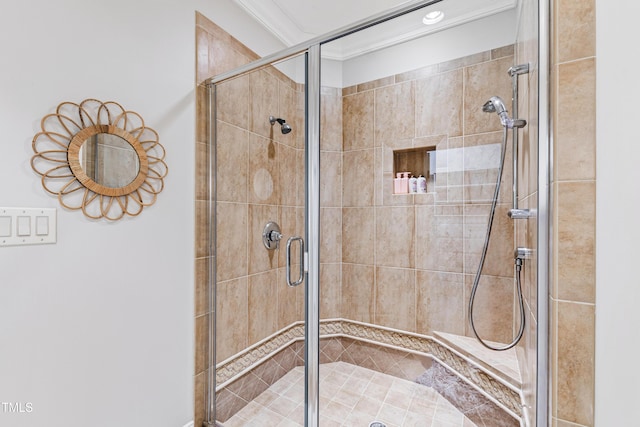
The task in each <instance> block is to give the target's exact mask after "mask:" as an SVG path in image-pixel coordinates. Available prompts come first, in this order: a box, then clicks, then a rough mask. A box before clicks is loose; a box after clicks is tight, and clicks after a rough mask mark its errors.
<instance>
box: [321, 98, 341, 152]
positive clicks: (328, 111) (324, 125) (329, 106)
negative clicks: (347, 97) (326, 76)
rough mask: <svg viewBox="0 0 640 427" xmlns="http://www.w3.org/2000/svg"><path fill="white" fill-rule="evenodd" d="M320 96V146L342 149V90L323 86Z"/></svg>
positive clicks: (325, 148) (331, 149)
mask: <svg viewBox="0 0 640 427" xmlns="http://www.w3.org/2000/svg"><path fill="white" fill-rule="evenodd" d="M320 97H321V102H320V148H321V149H322V150H330V151H342V128H343V126H342V91H341V90H340V89H337V88H330V87H325V86H323V87H322V91H321V95H320Z"/></svg>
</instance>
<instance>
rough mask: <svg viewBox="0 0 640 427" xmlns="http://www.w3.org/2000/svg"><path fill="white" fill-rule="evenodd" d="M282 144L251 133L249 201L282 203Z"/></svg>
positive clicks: (271, 203)
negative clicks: (280, 147) (280, 167)
mask: <svg viewBox="0 0 640 427" xmlns="http://www.w3.org/2000/svg"><path fill="white" fill-rule="evenodd" d="M279 146H280V144H278V143H277V142H275V141H273V140H270V139H267V138H263V137H260V136H258V135H255V134H251V135H250V137H249V203H264V204H270V205H277V204H278V203H280V169H279V166H280V165H279V160H280V150H279Z"/></svg>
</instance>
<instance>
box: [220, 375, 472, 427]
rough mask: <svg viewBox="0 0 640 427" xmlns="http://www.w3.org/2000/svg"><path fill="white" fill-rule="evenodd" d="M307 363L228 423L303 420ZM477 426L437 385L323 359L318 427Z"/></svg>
mask: <svg viewBox="0 0 640 427" xmlns="http://www.w3.org/2000/svg"><path fill="white" fill-rule="evenodd" d="M303 399H304V368H303V367H301V366H300V367H297V368H295V369H294V370H292V371H290V372H289V373H287V374H286V375H285V376H283V377H282V378H281V379H280V380H279V381H277V382H276V383H275V384H273V385H272V386H271V387H269V388H268V389H267V390H266V391H264V392H263V393H262V394H260V395H259V396H258V397H257V398H255V399H254V400H253V401H252V402H250V403H249V404H248V405H247V406H245V407H244V408H243V409H242V410H240V411H239V412H238V413H237V414H235V415H234V416H233V417H232V418H231V419H229V420H228V421H227V422H225V423H224V427H240V426H242V427H245V426H255V427H271V426H291V427H295V426H303V425H304V412H303V411H304V404H303V403H301V402H302V401H303ZM372 421H380V422H383V423H384V424H385V425H386V426H387V427H411V426H420V427H475V424H474V423H473V422H471V421H470V420H469V419H468V418H466V417H465V416H464V415H463V414H462V413H460V411H458V410H457V409H456V408H455V407H454V406H453V405H452V404H451V403H449V402H448V401H447V400H446V399H445V398H443V397H442V396H440V395H439V394H438V393H437V392H436V391H435V390H433V389H432V388H430V387H426V386H423V385H420V384H416V383H413V382H411V381H407V380H402V379H399V378H396V377H393V376H391V375H387V374H382V373H379V372H376V371H372V370H370V369H366V368H362V367H359V366H355V365H351V364H349V363H345V362H334V363H325V364H322V365H320V427H338V426H344V427H368V426H369V424H370V423H371V422H372Z"/></svg>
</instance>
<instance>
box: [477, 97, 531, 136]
mask: <svg viewBox="0 0 640 427" xmlns="http://www.w3.org/2000/svg"><path fill="white" fill-rule="evenodd" d="M482 111H484V112H485V113H498V116H499V117H500V123H502V126H506V127H508V128H509V129H511V128H514V127H517V128H521V127H524V126H525V125H526V124H527V122H526V121H524V120H514V119H512V118H511V117H509V113H508V112H507V107H505V105H504V101H502V98H500V97H499V96H492V97H491V98H489V100H488V101H487V102H485V103H484V105H483V106H482Z"/></svg>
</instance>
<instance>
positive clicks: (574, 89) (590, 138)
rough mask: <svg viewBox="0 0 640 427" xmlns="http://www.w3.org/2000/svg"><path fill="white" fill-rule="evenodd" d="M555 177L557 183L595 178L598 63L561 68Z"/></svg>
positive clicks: (559, 73) (590, 61) (581, 63)
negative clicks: (559, 181)
mask: <svg viewBox="0 0 640 427" xmlns="http://www.w3.org/2000/svg"><path fill="white" fill-rule="evenodd" d="M557 90H558V93H557V97H558V99H557V108H556V118H555V125H554V127H555V139H554V144H553V145H554V147H555V162H556V165H555V168H554V170H555V175H556V178H557V179H558V180H577V179H595V173H596V170H595V169H596V168H595V162H596V128H595V126H596V102H595V99H596V61H595V59H593V58H590V59H584V60H581V61H575V62H571V63H568V64H561V65H560V66H559V67H558V89H557Z"/></svg>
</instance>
